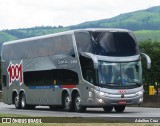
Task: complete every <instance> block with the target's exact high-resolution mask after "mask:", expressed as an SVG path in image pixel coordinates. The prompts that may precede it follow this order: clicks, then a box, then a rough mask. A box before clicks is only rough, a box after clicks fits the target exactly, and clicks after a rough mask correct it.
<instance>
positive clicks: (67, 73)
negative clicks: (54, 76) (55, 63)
mask: <svg viewBox="0 0 160 126" xmlns="http://www.w3.org/2000/svg"><path fill="white" fill-rule="evenodd" d="M58 80H59V81H60V82H61V83H60V85H77V84H78V82H79V80H78V74H77V73H76V72H74V71H71V70H66V69H60V70H58Z"/></svg>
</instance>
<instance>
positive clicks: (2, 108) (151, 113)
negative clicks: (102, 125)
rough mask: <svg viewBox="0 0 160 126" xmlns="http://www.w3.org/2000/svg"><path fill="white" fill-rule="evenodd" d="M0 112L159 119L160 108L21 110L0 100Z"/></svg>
mask: <svg viewBox="0 0 160 126" xmlns="http://www.w3.org/2000/svg"><path fill="white" fill-rule="evenodd" d="M0 113H4V114H18V115H28V116H36V117H39V116H43V117H45V116H47V117H158V118H159V119H160V108H144V107H126V109H125V111H124V112H123V113H116V112H115V111H114V110H113V111H112V112H110V113H105V112H104V111H103V109H102V108H87V111H86V112H85V113H76V112H66V111H64V110H56V111H55V110H50V109H49V107H48V106H38V107H36V109H35V110H21V109H15V106H14V105H7V104H4V103H3V102H0Z"/></svg>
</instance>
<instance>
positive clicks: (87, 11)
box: [0, 0, 160, 29]
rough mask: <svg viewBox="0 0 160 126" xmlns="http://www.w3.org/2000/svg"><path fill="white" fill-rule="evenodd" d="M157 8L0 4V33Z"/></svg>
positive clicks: (69, 1)
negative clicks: (0, 30)
mask: <svg viewBox="0 0 160 126" xmlns="http://www.w3.org/2000/svg"><path fill="white" fill-rule="evenodd" d="M155 5H160V1H158V0H0V22H1V23H0V29H12V28H24V27H33V26H42V25H46V26H47V25H51V26H58V25H63V26H67V25H73V24H78V23H82V22H85V21H91V20H99V19H105V18H111V17H113V16H116V15H119V14H121V13H125V12H131V11H135V10H140V9H145V8H148V7H151V6H155Z"/></svg>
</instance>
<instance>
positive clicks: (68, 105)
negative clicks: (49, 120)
mask: <svg viewBox="0 0 160 126" xmlns="http://www.w3.org/2000/svg"><path fill="white" fill-rule="evenodd" d="M63 104H64V109H65V110H66V111H68V112H72V111H74V106H73V103H72V101H71V97H70V96H69V94H68V93H67V94H66V95H65V97H64V101H63Z"/></svg>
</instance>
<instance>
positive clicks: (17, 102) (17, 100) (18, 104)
mask: <svg viewBox="0 0 160 126" xmlns="http://www.w3.org/2000/svg"><path fill="white" fill-rule="evenodd" d="M14 104H15V107H16V109H20V108H21V104H20V100H19V96H18V94H17V95H16V96H15V97H14Z"/></svg>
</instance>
